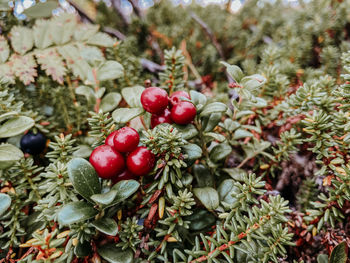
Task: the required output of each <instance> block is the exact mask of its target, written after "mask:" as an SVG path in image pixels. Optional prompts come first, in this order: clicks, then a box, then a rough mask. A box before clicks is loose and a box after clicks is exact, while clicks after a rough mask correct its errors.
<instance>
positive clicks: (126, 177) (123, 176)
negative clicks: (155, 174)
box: [112, 169, 136, 184]
mask: <svg viewBox="0 0 350 263" xmlns="http://www.w3.org/2000/svg"><path fill="white" fill-rule="evenodd" d="M131 179H136V176H135V175H134V174H132V173H131V172H130V171H129V170H128V169H126V170H124V172H122V173H121V174H118V175H117V176H114V177H113V178H112V183H113V184H116V183H118V182H120V181H122V180H131Z"/></svg>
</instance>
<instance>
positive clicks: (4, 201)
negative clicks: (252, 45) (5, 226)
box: [0, 193, 11, 216]
mask: <svg viewBox="0 0 350 263" xmlns="http://www.w3.org/2000/svg"><path fill="white" fill-rule="evenodd" d="M10 205H11V197H10V196H9V195H7V194H3V193H0V216H1V215H2V214H3V213H5V212H6V211H7V209H8V208H9V207H10Z"/></svg>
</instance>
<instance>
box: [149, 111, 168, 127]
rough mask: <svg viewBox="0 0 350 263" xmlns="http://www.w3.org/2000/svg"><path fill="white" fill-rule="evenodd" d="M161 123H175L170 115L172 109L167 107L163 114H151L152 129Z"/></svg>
mask: <svg viewBox="0 0 350 263" xmlns="http://www.w3.org/2000/svg"><path fill="white" fill-rule="evenodd" d="M161 123H169V124H172V123H173V121H172V120H171V117H170V110H168V109H165V110H164V111H163V112H162V113H161V114H152V116H151V127H152V129H153V128H154V127H156V126H157V125H159V124H161Z"/></svg>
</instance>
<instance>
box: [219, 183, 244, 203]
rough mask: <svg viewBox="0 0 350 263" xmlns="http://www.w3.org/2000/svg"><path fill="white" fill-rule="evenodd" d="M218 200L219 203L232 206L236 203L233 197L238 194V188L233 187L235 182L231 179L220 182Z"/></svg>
mask: <svg viewBox="0 0 350 263" xmlns="http://www.w3.org/2000/svg"><path fill="white" fill-rule="evenodd" d="M218 193H219V199H220V201H221V202H224V203H226V204H229V205H232V204H233V203H235V202H236V201H237V199H236V198H235V196H236V195H237V194H238V193H240V190H239V188H238V187H236V186H235V181H234V180H232V179H226V180H224V181H222V183H221V184H220V186H219V187H218Z"/></svg>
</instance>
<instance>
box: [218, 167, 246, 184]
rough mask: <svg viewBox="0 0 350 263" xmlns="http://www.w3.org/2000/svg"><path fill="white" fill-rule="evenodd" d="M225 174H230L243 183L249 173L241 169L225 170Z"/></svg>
mask: <svg viewBox="0 0 350 263" xmlns="http://www.w3.org/2000/svg"><path fill="white" fill-rule="evenodd" d="M222 170H223V171H224V172H226V173H228V174H229V175H230V176H231V177H232V178H233V179H235V180H237V181H242V179H243V178H244V176H245V175H246V174H247V172H246V171H245V170H243V169H239V168H224V169H222Z"/></svg>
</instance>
